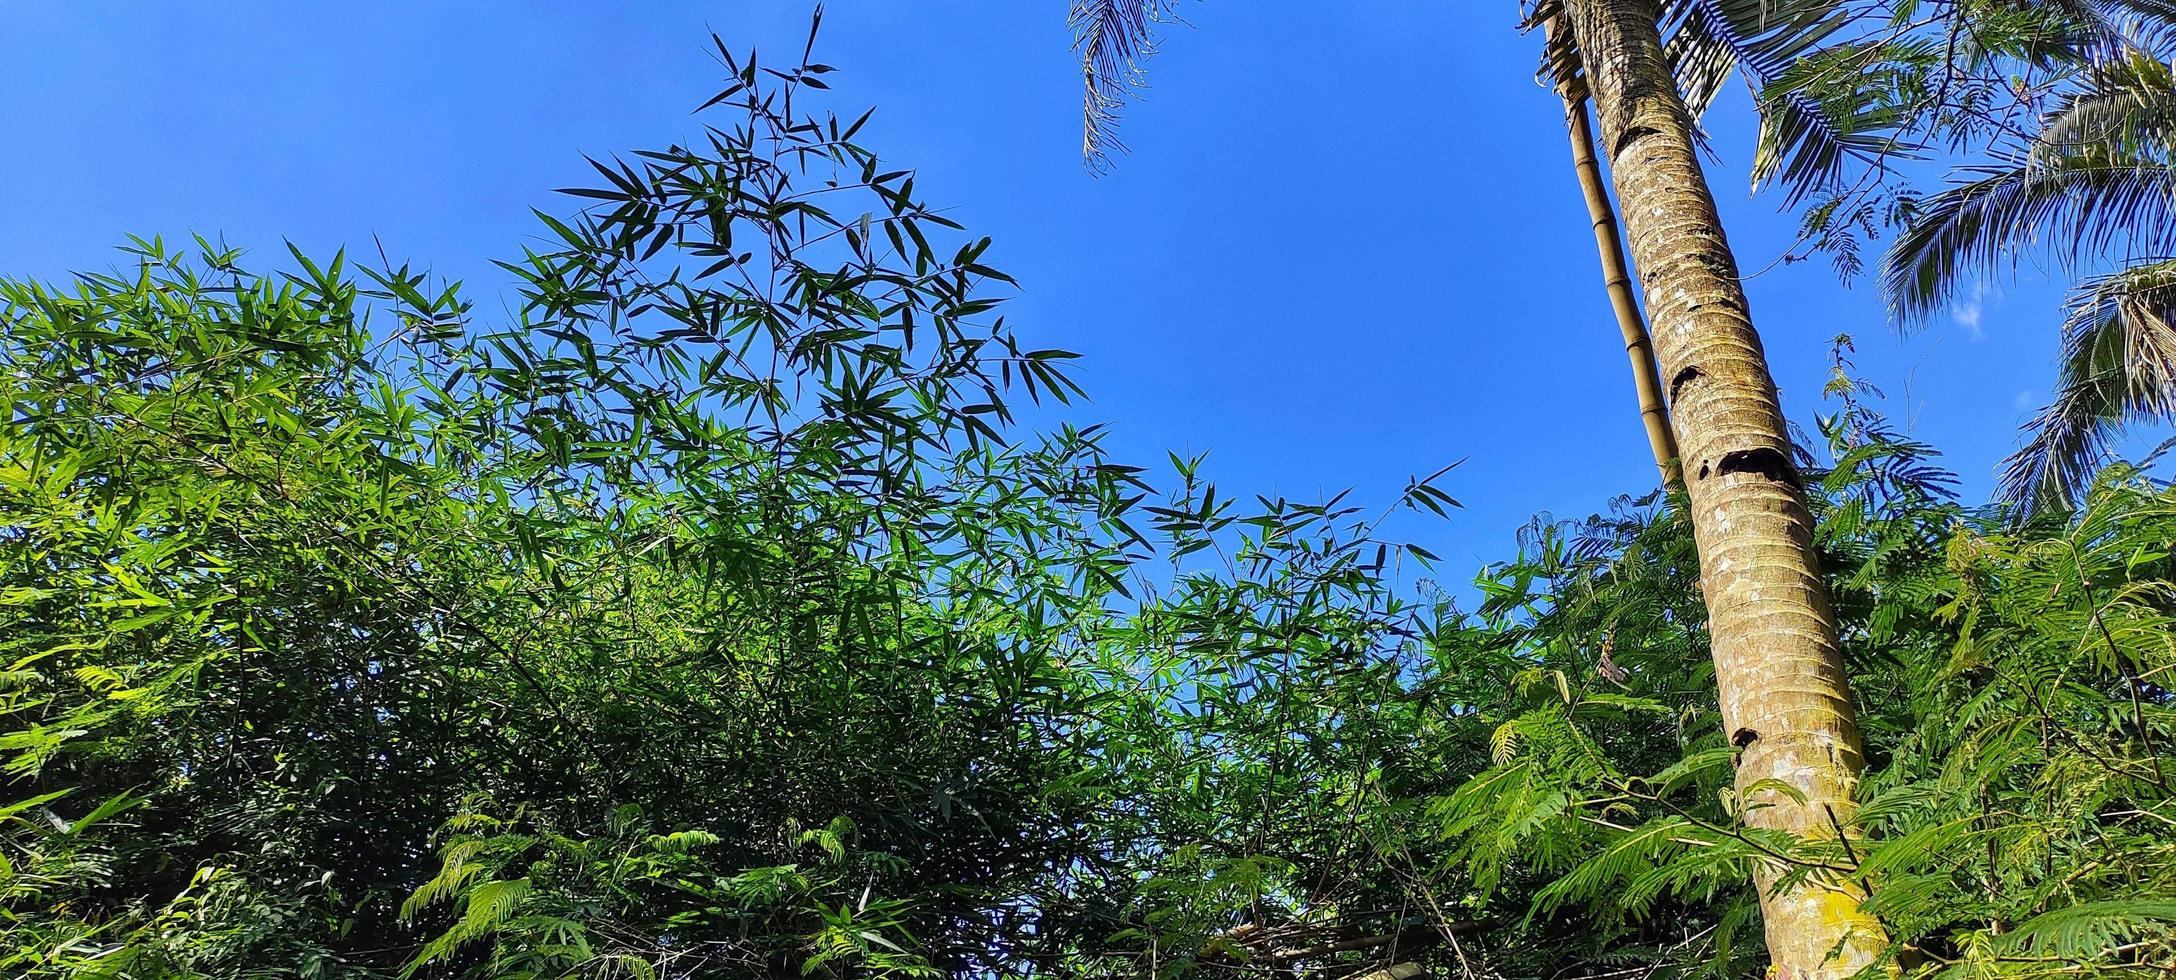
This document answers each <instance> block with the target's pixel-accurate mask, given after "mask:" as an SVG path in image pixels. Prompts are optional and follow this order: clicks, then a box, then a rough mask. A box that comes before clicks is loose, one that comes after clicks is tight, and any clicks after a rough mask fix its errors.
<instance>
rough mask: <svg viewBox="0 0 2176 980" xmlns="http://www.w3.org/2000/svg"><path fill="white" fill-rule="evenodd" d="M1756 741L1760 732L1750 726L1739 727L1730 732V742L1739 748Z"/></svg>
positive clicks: (1758, 739)
mask: <svg viewBox="0 0 2176 980" xmlns="http://www.w3.org/2000/svg"><path fill="white" fill-rule="evenodd" d="M1758 741H1760V733H1759V732H1756V731H1754V730H1752V729H1750V728H1740V729H1738V730H1737V731H1735V732H1731V733H1730V744H1732V745H1735V746H1737V747H1739V748H1741V749H1742V748H1745V747H1746V746H1748V745H1751V744H1753V743H1754V742H1758Z"/></svg>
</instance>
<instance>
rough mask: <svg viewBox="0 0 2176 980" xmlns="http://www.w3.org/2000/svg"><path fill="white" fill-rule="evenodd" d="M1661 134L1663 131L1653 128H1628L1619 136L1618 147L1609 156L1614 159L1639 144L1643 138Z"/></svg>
mask: <svg viewBox="0 0 2176 980" xmlns="http://www.w3.org/2000/svg"><path fill="white" fill-rule="evenodd" d="M1659 132H1662V130H1659V129H1656V128H1655V127H1653V126H1632V127H1628V128H1626V129H1625V131H1624V132H1623V133H1620V134H1618V136H1617V145H1616V146H1615V147H1614V148H1612V149H1611V150H1610V154H1609V155H1610V156H1612V157H1614V156H1616V155H1617V154H1619V153H1623V152H1624V151H1625V148H1626V147H1628V146H1631V145H1632V144H1634V143H1637V142H1639V141H1640V138H1641V137H1645V136H1653V135H1655V134H1656V133H1659Z"/></svg>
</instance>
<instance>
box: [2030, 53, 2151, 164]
mask: <svg viewBox="0 0 2176 980" xmlns="http://www.w3.org/2000/svg"><path fill="white" fill-rule="evenodd" d="M2032 153H2033V156H2034V157H2035V158H2036V159H2039V160H2042V161H2046V160H2051V159H2058V158H2063V157H2073V156H2079V155H2084V154H2091V153H2114V154H2116V155H2119V156H2124V157H2131V158H2136V159H2143V160H2160V161H2163V162H2168V161H2171V160H2176V70H2172V69H2171V68H2170V66H2169V64H2168V62H2165V61H2162V60H2160V59H2159V58H2156V57H2154V56H2152V55H2150V54H2147V53H2146V52H2143V51H2139V50H2137V49H2132V50H2129V51H2126V52H2125V53H2124V55H2123V57H2121V58H2120V59H2117V60H2113V61H2110V62H2108V63H2105V64H2103V65H2100V66H2097V68H2096V71H2095V72H2094V75H2093V78H2092V80H2091V82H2090V83H2089V84H2088V85H2087V86H2086V87H2085V88H2083V89H2081V90H2079V91H2076V92H2071V93H2067V94H2066V95H2064V96H2063V97H2062V98H2061V99H2060V100H2059V101H2057V102H2056V103H2055V105H2054V106H2053V107H2052V108H2051V109H2050V110H2049V111H2048V113H2047V115H2046V116H2045V118H2044V119H2043V120H2042V122H2041V126H2040V132H2039V134H2038V135H2037V136H2036V137H2035V138H2034V146H2033V150H2032Z"/></svg>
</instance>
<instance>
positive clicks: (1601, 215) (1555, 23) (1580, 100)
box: [1547, 18, 1685, 486]
mask: <svg viewBox="0 0 2176 980" xmlns="http://www.w3.org/2000/svg"><path fill="white" fill-rule="evenodd" d="M1547 30H1548V34H1549V43H1550V44H1551V45H1552V46H1554V45H1557V44H1559V43H1562V44H1564V45H1565V46H1566V53H1565V56H1564V57H1565V62H1564V63H1563V64H1562V65H1560V67H1559V70H1558V72H1557V83H1556V92H1557V95H1558V96H1559V97H1561V98H1562V99H1563V100H1564V128H1565V130H1566V132H1567V133H1568V134H1569V135H1570V136H1571V144H1572V169H1573V171H1574V172H1576V173H1577V174H1578V175H1579V192H1580V194H1581V196H1583V197H1585V198H1586V201H1587V217H1588V218H1589V219H1590V220H1591V221H1592V222H1593V225H1594V250H1595V252H1596V253H1597V254H1598V255H1599V256H1600V257H1601V260H1602V285H1603V288H1605V289H1606V290H1608V292H1609V306H1610V309H1611V310H1613V311H1614V312H1615V313H1616V315H1617V330H1618V332H1619V333H1621V334H1623V335H1624V353H1625V357H1626V358H1627V359H1628V360H1630V361H1631V364H1632V387H1633V389H1634V390H1635V391H1637V392H1638V393H1639V400H1640V422H1641V423H1642V424H1643V425H1645V426H1646V428H1647V446H1648V448H1649V449H1651V450H1653V451H1654V455H1655V468H1656V469H1657V470H1658V471H1660V472H1661V474H1662V482H1663V485H1664V486H1672V485H1676V484H1679V483H1683V482H1684V479H1685V474H1684V471H1683V470H1682V469H1681V468H1680V467H1679V464H1678V452H1677V437H1676V436H1675V435H1673V434H1672V433H1671V432H1670V411H1669V408H1668V406H1667V403H1666V402H1665V401H1664V400H1663V394H1662V371H1661V369H1660V368H1658V367H1656V366H1655V351H1654V345H1653V344H1652V343H1651V342H1650V341H1649V340H1648V337H1647V318H1646V317H1645V316H1643V315H1642V314H1641V313H1640V304H1639V298H1638V297H1637V296H1636V295H1635V294H1634V293H1633V292H1632V269H1631V265H1630V263H1628V262H1626V261H1625V255H1624V238H1623V235H1622V233H1621V232H1619V230H1618V227H1617V209H1616V206H1615V205H1613V204H1611V203H1610V200H1609V186H1608V184H1606V183H1605V182H1603V180H1602V167H1601V163H1600V161H1598V160H1596V159H1595V155H1594V123H1593V121H1592V120H1591V119H1589V118H1588V116H1587V93H1586V89H1585V87H1584V86H1582V85H1580V84H1579V83H1578V82H1577V81H1576V80H1575V79H1574V78H1573V77H1572V74H1573V71H1574V69H1575V68H1576V56H1575V55H1573V54H1571V52H1570V50H1569V44H1570V38H1569V37H1566V36H1565V33H1566V31H1565V27H1564V22H1563V20H1562V19H1561V18H1552V19H1551V20H1550V21H1549V25H1548V28H1547Z"/></svg>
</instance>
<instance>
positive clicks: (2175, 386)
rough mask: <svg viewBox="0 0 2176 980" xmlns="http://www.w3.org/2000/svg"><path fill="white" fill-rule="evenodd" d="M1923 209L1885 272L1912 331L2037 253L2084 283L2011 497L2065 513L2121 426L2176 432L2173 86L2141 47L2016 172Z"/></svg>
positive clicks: (2102, 78)
mask: <svg viewBox="0 0 2176 980" xmlns="http://www.w3.org/2000/svg"><path fill="white" fill-rule="evenodd" d="M1972 173H1973V179H1971V180H1968V181H1965V182H1963V183H1960V184H1958V185H1956V186H1954V187H1951V188H1950V189H1948V190H1945V191H1943V192H1942V193H1940V194H1936V195H1934V196H1933V197H1931V198H1929V199H1927V201H1926V202H1925V203H1924V205H1923V206H1922V207H1921V209H1920V210H1919V212H1918V214H1917V217H1916V219H1915V220H1913V221H1912V222H1911V224H1910V225H1909V226H1908V227H1907V228H1906V230H1905V232H1904V233H1903V234H1902V235H1901V236H1899V237H1898V239H1897V241H1896V243H1895V245H1894V246H1892V247H1891V249H1890V250H1889V252H1888V254H1887V256H1886V257H1885V258H1884V260H1883V268H1882V284H1883V288H1884V291H1885V292H1886V293H1887V295H1888V298H1889V302H1890V307H1891V309H1892V310H1893V311H1894V312H1895V314H1896V316H1897V318H1898V319H1899V320H1900V321H1902V322H1905V323H1917V322H1924V321H1925V320H1926V319H1928V318H1929V317H1931V316H1932V315H1933V314H1935V313H1936V312H1938V311H1940V310H1941V309H1942V308H1944V307H1945V306H1947V305H1948V303H1949V302H1950V299H1951V297H1953V296H1954V295H1955V294H1956V292H1957V290H1958V289H1959V288H1960V286H1961V285H1962V284H1963V282H1964V280H1966V279H1967V278H1968V277H1971V276H1975V275H1977V276H1993V275H1998V274H2000V273H2002V272H2004V271H2006V270H2008V269H2010V268H2012V267H2013V264H2014V263H2015V262H2016V261H2017V259H2018V257H2019V256H2020V255H2023V254H2026V253H2027V252H2029V251H2032V250H2035V249H2037V250H2039V251H2041V252H2042V253H2043V254H2048V255H2051V256H2052V257H2053V258H2055V259H2056V260H2057V262H2058V263H2060V264H2061V265H2062V266H2063V267H2064V268H2067V269H2070V270H2072V271H2077V270H2079V269H2080V268H2081V267H2082V266H2084V265H2086V264H2088V263H2094V262H2114V263H2117V264H2118V266H2119V268H2118V269H2117V270H2116V271H2114V272H2110V273H2106V274H2102V275H2096V276H2091V277H2088V278H2085V279H2083V280H2082V281H2081V282H2080V283H2079V284H2078V285H2077V287H2076V288H2075V289H2074V290H2073V291H2072V294H2071V297H2070V300H2069V302H2068V314H2069V315H2068V316H2067V317H2066V318H2065V320H2064V323H2063V356H2062V360H2061V363H2060V366H2059V369H2058V376H2059V377H2058V382H2057V385H2056V393H2055V398H2054V400H2053V402H2051V403H2050V404H2049V405H2048V406H2047V407H2046V408H2044V409H2042V410H2041V411H2040V413H2039V414H2038V415H2037V416H2035V417H2034V418H2033V420H2032V421H2031V422H2029V423H2027V425H2026V430H2027V432H2028V433H2029V435H2028V438H2027V440H2026V442H2025V445H2024V447H2023V448H2022V449H2020V450H2019V451H2018V452H2017V454H2016V455H2014V456H2012V457H2010V460H2009V463H2008V465H2007V468H2006V471H2005V473H2004V476H2003V493H2004V495H2005V496H2006V497H2008V498H2010V499H2012V500H2015V501H2018V502H2020V503H2022V504H2024V505H2025V506H2026V509H2027V510H2046V509H2061V508H2066V507H2067V506H2068V505H2069V504H2071V503H2072V502H2074V501H2075V499H2076V497H2077V495H2078V494H2079V492H2080V491H2081V490H2082V489H2083V488H2084V486H2085V485H2086V484H2087V483H2088V482H2090V480H2091V478H2092V475H2093V470H2094V467H2095V465H2096V464H2097V462H2098V461H2099V460H2101V459H2103V458H2105V456H2106V448H2105V447H2106V442H2107V440H2108V438H2109V437H2110V436H2111V435H2112V434H2113V433H2114V432H2116V431H2117V430H2119V429H2120V428H2122V427H2123V426H2124V425H2125V424H2126V423H2129V422H2134V421H2138V420H2142V419H2160V420H2164V421H2165V420H2168V419H2170V418H2171V417H2176V71H2172V70H2171V68H2170V66H2169V64H2168V63H2167V62H2165V61H2162V60H2160V59H2159V58H2157V57H2154V56H2153V55H2151V54H2148V53H2146V52H2145V51H2142V50H2139V49H2137V48H2130V49H2127V50H2124V51H2122V52H2121V54H2120V55H2119V56H2118V57H2115V58H2113V59H2110V60H2107V61H2105V62H2102V63H2099V64H2096V65H2094V66H2093V67H2092V69H2091V70H2090V71H2089V72H2088V73H2087V75H2086V77H2085V79H2084V81H2083V84H2082V85H2080V86H2079V88H2078V89H2077V90H2076V91H2075V92H2073V93H2071V94H2069V95H2068V96H2066V97H2064V98H2062V99H2061V100H2059V101H2058V102H2057V103H2056V104H2055V105H2054V106H2053V107H2052V108H2051V109H2050V110H2049V111H2048V112H2047V113H2046V115H2045V116H2044V117H2043V118H2042V120H2041V123H2040V128H2039V130H2038V132H2036V133H2034V134H2033V135H2032V137H2031V141H2030V143H2029V144H2028V145H2027V147H2026V148H2025V149H2024V151H2023V152H2021V153H2019V154H2017V156H2016V158H2015V159H2014V160H2013V161H2011V162H2010V163H2009V164H2008V165H2005V166H1996V167H1986V168H1979V169H1977V170H1976V171H1973V172H1972Z"/></svg>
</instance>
